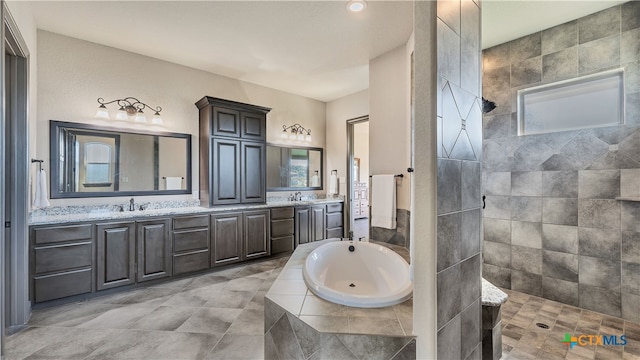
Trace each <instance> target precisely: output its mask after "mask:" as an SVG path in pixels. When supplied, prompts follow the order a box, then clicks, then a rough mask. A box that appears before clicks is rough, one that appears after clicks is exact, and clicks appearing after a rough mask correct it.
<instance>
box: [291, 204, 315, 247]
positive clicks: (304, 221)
mask: <svg viewBox="0 0 640 360" xmlns="http://www.w3.org/2000/svg"><path fill="white" fill-rule="evenodd" d="M294 224H295V229H294V233H293V234H294V238H295V245H296V246H298V245H300V244H306V243H308V242H309V241H311V207H309V206H305V207H296V209H295V214H294Z"/></svg>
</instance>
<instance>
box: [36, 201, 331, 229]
mask: <svg viewBox="0 0 640 360" xmlns="http://www.w3.org/2000/svg"><path fill="white" fill-rule="evenodd" d="M343 201H344V200H343V199H342V198H322V199H309V200H302V201H286V200H279V199H278V200H274V201H267V203H266V204H255V205H252V204H246V205H225V206H216V207H211V208H207V207H201V206H193V205H191V206H180V207H166V208H156V209H148V210H135V211H115V205H111V206H108V207H104V206H103V207H101V208H95V209H90V208H87V209H85V210H84V211H77V209H73V208H74V207H71V206H69V207H65V208H61V209H51V210H49V209H42V210H38V211H34V212H33V213H31V214H30V215H29V225H47V224H64V223H75V222H82V221H100V220H122V219H140V218H149V217H158V216H173V215H191V214H194V215H195V214H206V213H216V212H220V211H234V210H253V209H267V208H274V207H286V206H304V205H319V204H329V203H340V202H343ZM77 208H81V207H77Z"/></svg>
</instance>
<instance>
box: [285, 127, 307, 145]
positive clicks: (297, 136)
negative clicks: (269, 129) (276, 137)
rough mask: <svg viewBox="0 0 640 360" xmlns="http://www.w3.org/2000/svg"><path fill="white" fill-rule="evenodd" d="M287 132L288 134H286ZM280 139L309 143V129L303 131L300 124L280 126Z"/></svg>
mask: <svg viewBox="0 0 640 360" xmlns="http://www.w3.org/2000/svg"><path fill="white" fill-rule="evenodd" d="M287 130H289V131H290V132H289V133H287ZM280 137H281V138H282V139H289V140H297V141H306V142H311V129H305V128H304V127H303V126H302V125H300V124H293V125H291V126H287V125H282V133H281V134H280Z"/></svg>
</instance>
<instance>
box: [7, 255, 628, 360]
mask: <svg viewBox="0 0 640 360" xmlns="http://www.w3.org/2000/svg"><path fill="white" fill-rule="evenodd" d="M287 260H288V258H287V257H282V258H277V259H269V260H265V261H261V262H256V263H252V264H248V265H241V266H237V267H234V268H231V269H226V270H223V271H219V272H215V273H210V274H204V275H199V276H194V277H190V278H185V279H181V280H176V281H172V282H167V283H164V284H159V285H156V286H151V287H147V288H142V289H137V290H133V291H127V292H123V293H118V294H113V295H108V296H103V297H98V298H94V299H92V300H89V301H83V302H76V303H72V304H68V305H63V306H58V307H53V308H48V309H38V310H35V311H34V312H33V315H32V317H31V320H30V321H29V324H28V327H27V328H26V329H24V330H22V331H20V332H18V333H16V334H14V335H11V336H9V337H8V338H7V339H6V344H5V345H6V354H5V358H6V359H7V360H17V359H154V360H156V359H158V360H159V359H262V358H263V347H264V341H263V333H264V329H263V327H264V307H263V303H264V294H265V293H266V292H267V290H268V289H269V287H271V284H272V283H273V281H274V280H275V278H276V277H277V276H278V274H279V273H280V271H281V270H282V267H283V266H284V264H285V263H286V261H287ZM504 291H505V292H507V293H508V294H509V299H508V300H507V302H506V303H505V304H504V305H503V307H502V342H503V357H502V358H503V359H509V360H510V359H545V360H547V359H548V360H553V359H625V360H640V324H634V323H631V322H628V321H623V320H621V319H618V318H614V317H611V316H607V315H603V314H599V313H595V312H592V311H589V310H584V309H580V308H576V307H573V306H569V305H564V304H561V303H558V302H555V301H551V300H546V299H542V298H539V297H536V296H531V295H526V294H523V293H519V292H515V291H511V290H504ZM538 322H541V323H544V324H547V325H549V329H541V328H539V327H537V326H536V325H535V324H536V323H538ZM567 332H569V333H571V334H599V333H602V334H607V335H612V334H626V336H627V339H628V344H627V345H626V346H624V347H621V346H590V347H581V346H576V347H574V348H573V349H568V348H567V346H566V345H565V344H564V343H562V339H563V337H564V334H565V333H567Z"/></svg>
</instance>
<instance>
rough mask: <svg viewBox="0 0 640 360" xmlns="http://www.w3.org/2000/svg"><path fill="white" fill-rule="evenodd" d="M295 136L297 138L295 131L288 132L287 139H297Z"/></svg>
mask: <svg viewBox="0 0 640 360" xmlns="http://www.w3.org/2000/svg"><path fill="white" fill-rule="evenodd" d="M297 138H298V135H296V133H295V132H291V134H289V139H291V140H295V139H297Z"/></svg>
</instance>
